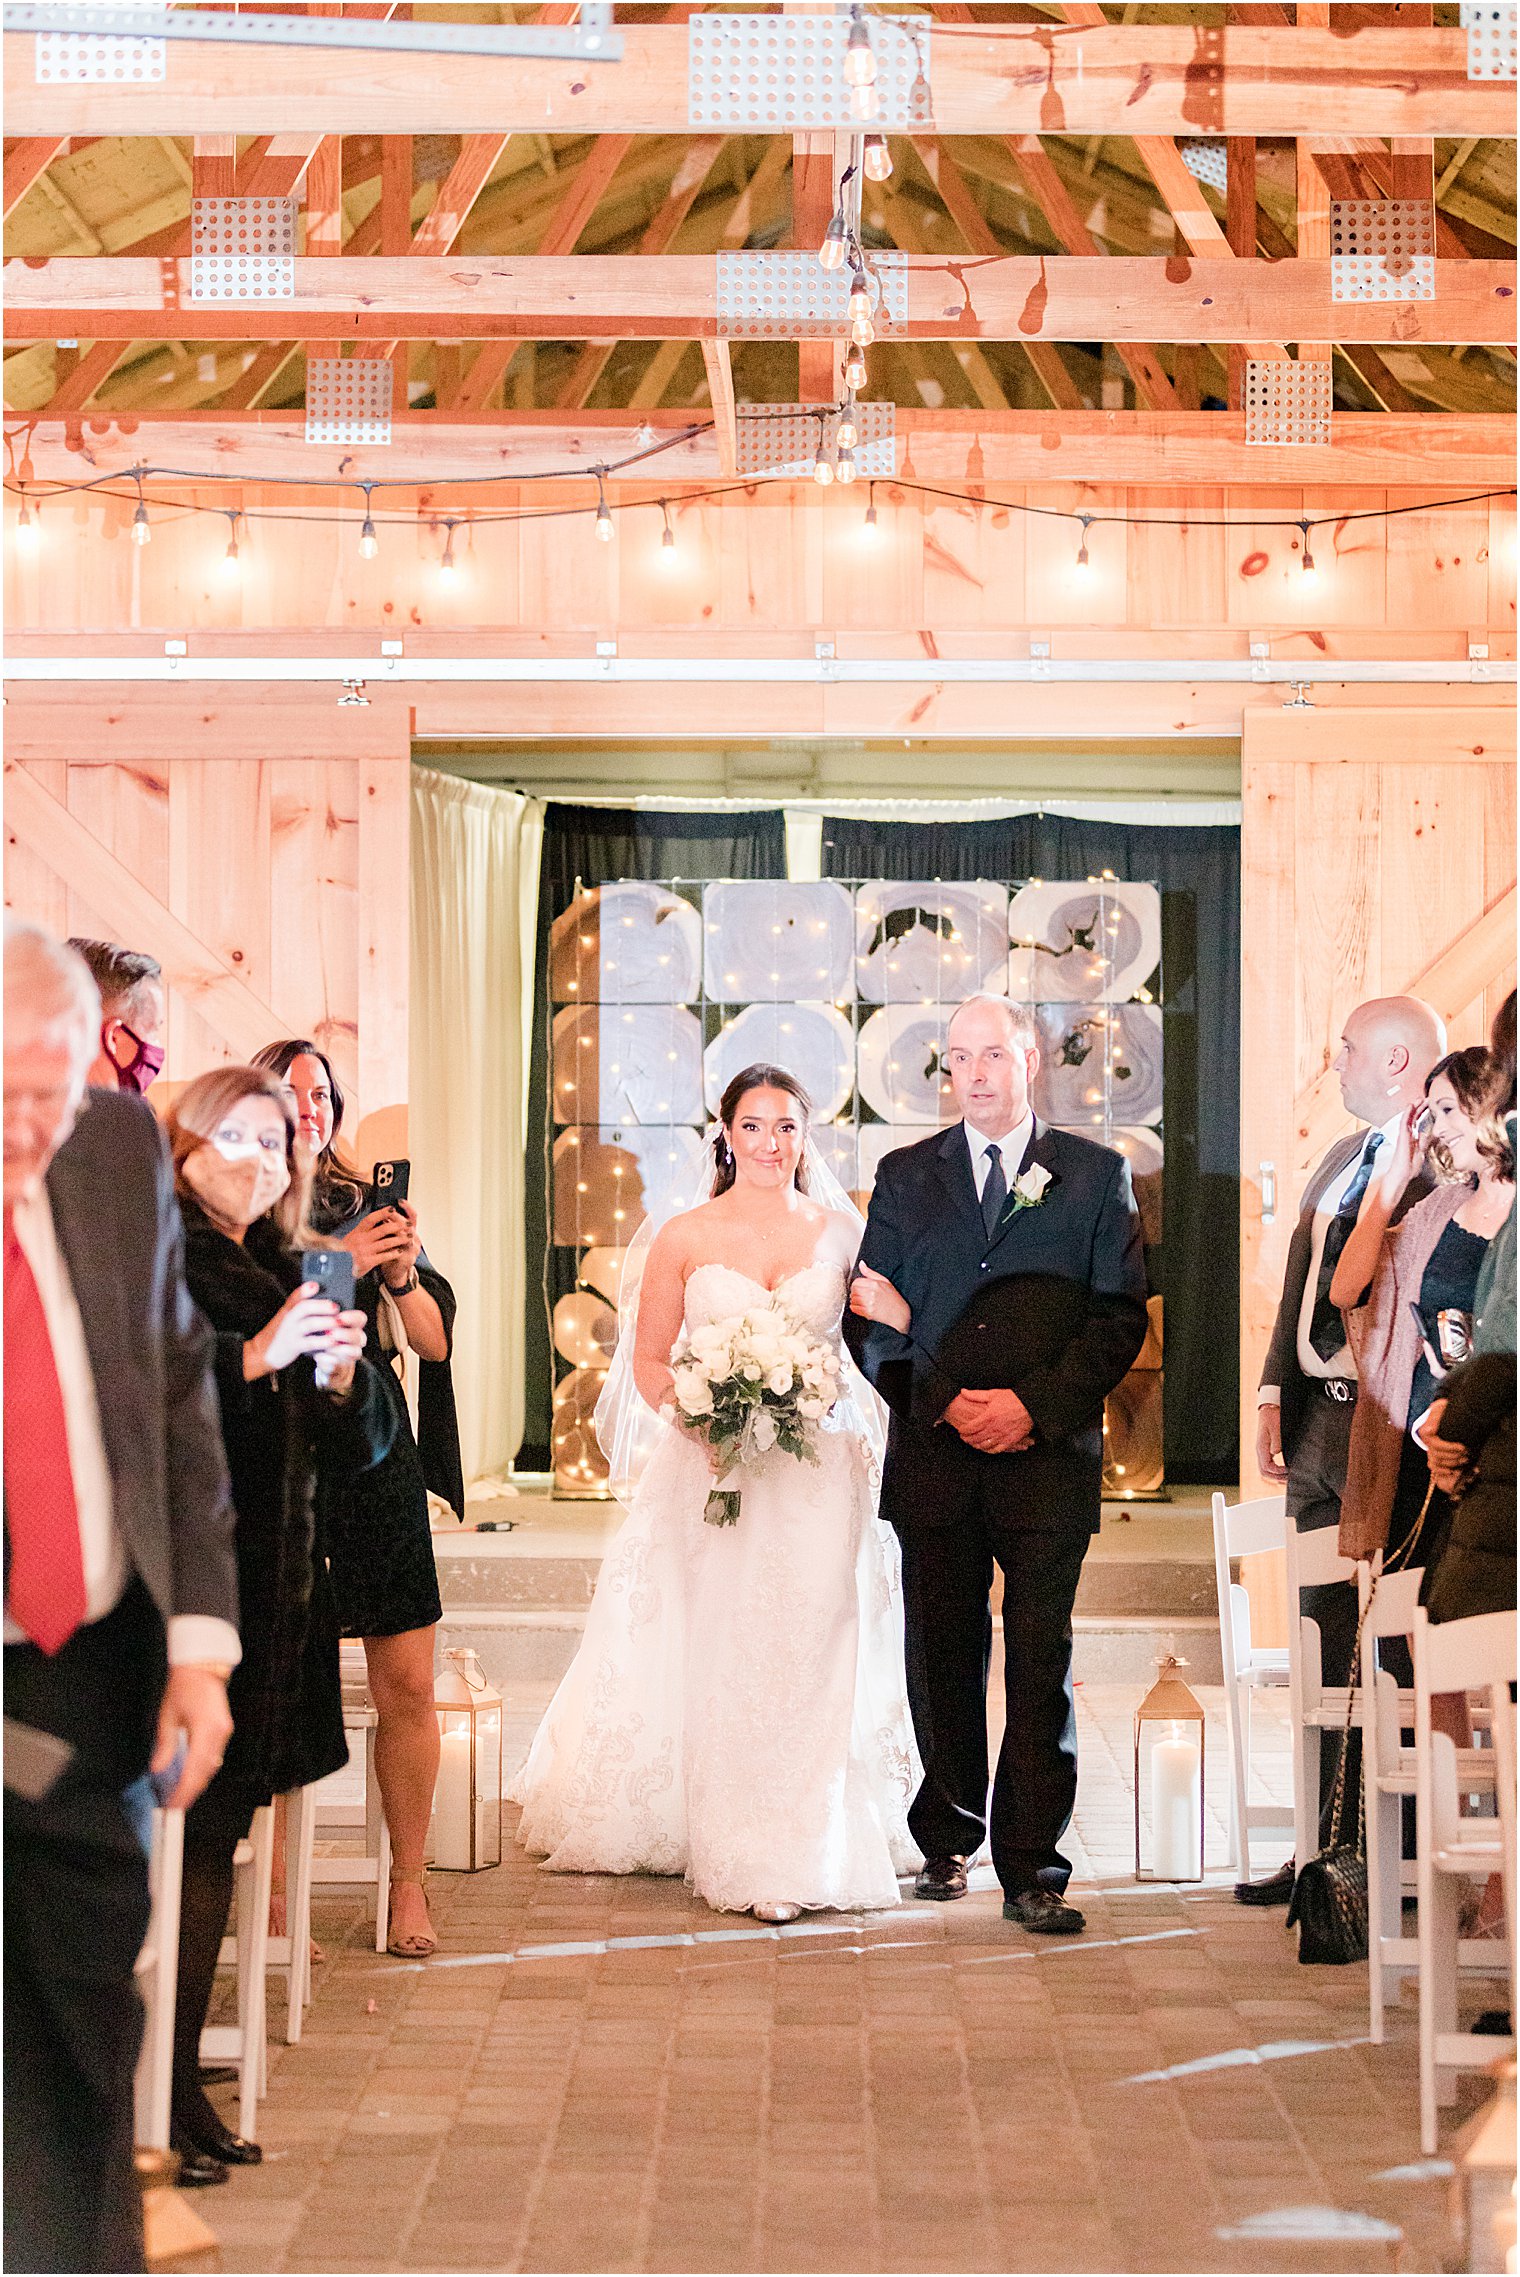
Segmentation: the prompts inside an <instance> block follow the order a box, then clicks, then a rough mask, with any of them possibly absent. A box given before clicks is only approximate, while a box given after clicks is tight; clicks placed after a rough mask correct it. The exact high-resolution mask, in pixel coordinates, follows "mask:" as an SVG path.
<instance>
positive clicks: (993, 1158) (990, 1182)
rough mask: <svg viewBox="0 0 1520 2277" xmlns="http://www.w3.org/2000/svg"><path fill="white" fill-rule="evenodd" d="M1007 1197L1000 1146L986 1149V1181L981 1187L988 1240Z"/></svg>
mask: <svg viewBox="0 0 1520 2277" xmlns="http://www.w3.org/2000/svg"><path fill="white" fill-rule="evenodd" d="M1007 1199H1008V1181H1007V1179H1006V1178H1005V1177H1004V1176H1003V1150H1002V1148H1001V1147H1000V1146H989V1147H988V1149H987V1182H986V1184H985V1185H984V1186H983V1188H982V1223H983V1225H984V1226H985V1227H986V1228H987V1239H988V1240H989V1241H990V1240H991V1239H992V1237H993V1235H994V1234H995V1233H996V1232H997V1229H998V1221H999V1219H1000V1218H1001V1217H1002V1215H1003V1204H1004V1203H1005V1202H1006V1201H1007Z"/></svg>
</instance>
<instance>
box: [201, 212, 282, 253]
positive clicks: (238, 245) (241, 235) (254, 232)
mask: <svg viewBox="0 0 1520 2277" xmlns="http://www.w3.org/2000/svg"><path fill="white" fill-rule="evenodd" d="M295 249H296V201H295V199H294V198H192V199H191V200H190V252H191V255H192V257H193V256H195V255H196V254H202V255H210V254H220V255H221V256H223V258H232V257H239V258H242V259H247V257H248V256H249V255H250V254H286V255H289V254H292V253H294V251H295Z"/></svg>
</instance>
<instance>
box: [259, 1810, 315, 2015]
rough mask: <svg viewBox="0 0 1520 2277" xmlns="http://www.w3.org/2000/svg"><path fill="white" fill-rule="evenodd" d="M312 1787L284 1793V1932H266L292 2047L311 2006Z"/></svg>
mask: <svg viewBox="0 0 1520 2277" xmlns="http://www.w3.org/2000/svg"><path fill="white" fill-rule="evenodd" d="M316 1826H317V1791H316V1788H315V1787H297V1788H296V1789H295V1790H294V1792H293V1793H291V1794H289V1795H287V1796H286V1797H285V1935H284V1936H283V1937H276V1936H274V1935H273V1934H271V1936H270V1939H269V1950H268V1954H267V1965H268V1966H269V1967H270V1968H271V1969H283V1970H284V1971H285V1986H286V1989H285V2040H286V2045H287V2046H293V2045H294V2043H295V2042H296V2041H297V2040H299V2039H300V2037H301V2025H302V2022H303V2019H304V2017H305V2013H306V2010H307V2009H308V2008H309V2007H310V2005H311V1870H312V1851H313V1847H314V1845H315V1841H316Z"/></svg>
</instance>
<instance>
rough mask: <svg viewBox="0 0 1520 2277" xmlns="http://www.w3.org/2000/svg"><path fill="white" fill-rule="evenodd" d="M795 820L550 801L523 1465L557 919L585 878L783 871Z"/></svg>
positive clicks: (537, 1365)
mask: <svg viewBox="0 0 1520 2277" xmlns="http://www.w3.org/2000/svg"><path fill="white" fill-rule="evenodd" d="M785 876H786V822H785V818H784V816H783V814H782V812H781V809H780V808H779V807H771V808H767V809H766V810H764V811H763V812H760V813H755V814H670V813H645V812H643V811H637V812H636V811H634V810H632V809H630V808H626V807H602V806H559V805H552V804H551V805H550V806H549V807H548V808H547V809H546V810H545V813H544V852H543V868H542V870H541V872H540V875H539V885H538V944H537V954H536V960H535V967H534V1001H535V1004H536V1006H537V1014H538V1019H537V1030H538V1043H537V1046H536V1048H535V1050H534V1052H533V1055H532V1062H531V1066H530V1071H529V1082H528V1182H527V1189H528V1202H527V1210H526V1213H525V1219H526V1233H527V1245H528V1247H527V1254H528V1289H529V1294H528V1305H527V1317H526V1319H525V1322H524V1334H523V1352H524V1367H525V1370H526V1383H525V1389H526V1405H525V1410H524V1413H525V1423H524V1430H523V1444H522V1447H521V1449H520V1451H519V1453H518V1457H517V1462H518V1467H519V1469H521V1470H540V1471H542V1470H547V1469H548V1468H549V1419H550V1414H551V1409H552V1385H553V1380H554V1364H553V1357H552V1354H551V1351H550V1344H549V1321H548V1305H547V1302H546V1298H547V1291H546V1289H545V1287H544V1285H543V1279H542V1275H543V1270H544V1261H545V1258H546V1257H547V1254H548V1201H549V1150H548V1142H547V1140H546V1137H545V1131H546V1127H547V1125H546V1120H545V1117H546V1098H545V1084H546V1079H547V1074H548V1044H547V1037H548V1032H549V1004H548V986H549V979H548V974H549V927H550V926H551V925H552V924H553V922H554V920H555V918H556V917H557V916H558V915H559V913H560V911H561V910H562V909H565V908H567V907H568V906H569V903H570V901H571V900H572V898H573V896H574V894H575V889H576V887H577V885H588V886H597V885H607V884H609V883H611V881H612V880H613V879H615V878H640V879H644V880H646V881H650V882H654V881H658V880H660V879H663V878H693V879H706V878H784V877H785Z"/></svg>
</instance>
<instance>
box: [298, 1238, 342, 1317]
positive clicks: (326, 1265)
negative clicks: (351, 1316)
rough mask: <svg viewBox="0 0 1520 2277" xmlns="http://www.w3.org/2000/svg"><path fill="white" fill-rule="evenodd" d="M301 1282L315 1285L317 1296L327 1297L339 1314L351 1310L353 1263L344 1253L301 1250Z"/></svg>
mask: <svg viewBox="0 0 1520 2277" xmlns="http://www.w3.org/2000/svg"><path fill="white" fill-rule="evenodd" d="M301 1278H302V1280H303V1281H315V1282H316V1284H317V1294H318V1296H322V1297H331V1298H332V1301H333V1303H334V1304H335V1305H336V1306H337V1308H338V1310H339V1312H352V1311H353V1309H354V1261H353V1259H352V1257H350V1255H349V1253H348V1251H347V1250H346V1249H303V1250H302V1252H301Z"/></svg>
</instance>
